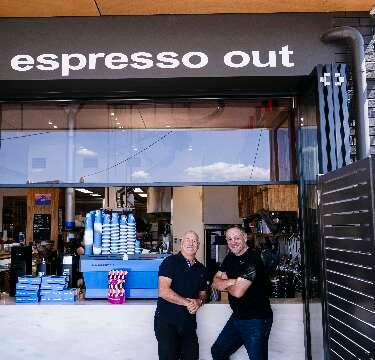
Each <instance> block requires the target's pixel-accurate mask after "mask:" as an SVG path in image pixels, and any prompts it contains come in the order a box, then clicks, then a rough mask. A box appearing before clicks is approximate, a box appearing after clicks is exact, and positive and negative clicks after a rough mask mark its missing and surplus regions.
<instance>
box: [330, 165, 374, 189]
mask: <svg viewBox="0 0 375 360" xmlns="http://www.w3.org/2000/svg"><path fill="white" fill-rule="evenodd" d="M338 171H339V170H338ZM369 181H370V174H369V171H368V169H367V168H366V167H361V168H359V169H353V171H351V172H349V173H347V174H345V175H341V176H337V177H335V178H332V179H331V180H330V181H329V182H326V183H325V184H324V188H323V192H324V193H327V192H330V191H334V190H337V189H342V188H344V187H347V186H353V185H356V184H360V183H363V182H369Z"/></svg>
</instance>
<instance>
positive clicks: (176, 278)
mask: <svg viewBox="0 0 375 360" xmlns="http://www.w3.org/2000/svg"><path fill="white" fill-rule="evenodd" d="M198 248H199V237H198V235H197V233H195V232H194V231H188V232H186V233H185V234H184V236H183V238H182V241H181V251H180V252H179V253H178V254H176V255H171V256H168V257H167V258H166V259H165V260H164V261H163V262H162V264H161V265H160V268H159V298H158V303H157V307H156V312H155V322H154V330H155V335H156V339H157V341H158V354H159V359H160V360H177V359H181V360H198V358H199V345H198V337H197V333H196V329H197V321H196V315H195V314H196V312H197V311H198V309H199V308H200V307H201V306H202V305H203V304H204V301H205V299H206V296H207V293H206V289H207V280H208V279H207V272H206V268H205V267H204V266H203V265H202V264H201V263H200V262H199V261H198V260H197V259H196V258H195V256H196V253H197V251H198Z"/></svg>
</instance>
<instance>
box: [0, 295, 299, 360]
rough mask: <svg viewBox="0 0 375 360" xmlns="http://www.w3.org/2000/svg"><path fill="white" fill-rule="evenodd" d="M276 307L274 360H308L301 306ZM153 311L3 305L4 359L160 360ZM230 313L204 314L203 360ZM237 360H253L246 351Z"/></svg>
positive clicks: (96, 305)
mask: <svg viewBox="0 0 375 360" xmlns="http://www.w3.org/2000/svg"><path fill="white" fill-rule="evenodd" d="M272 307H273V310H274V325H273V328H272V331H271V336H270V343H269V360H303V359H305V355H304V351H305V350H304V343H303V341H304V336H303V333H304V331H303V316H302V304H274V305H272ZM154 311H155V303H154V302H153V301H149V302H147V301H146V302H128V303H125V304H124V305H107V304H106V303H105V302H104V301H101V302H96V301H93V302H91V301H90V302H86V303H85V305H77V304H76V305H47V304H39V305H8V306H7V305H4V306H0V324H1V326H0V339H1V340H0V344H1V359H10V360H24V359H29V360H32V359H38V360H69V359H75V358H79V359H80V360H86V359H87V360H103V359H121V360H143V359H145V360H146V359H147V360H149V359H157V346H156V340H155V337H154V333H153V315H154ZM230 313H231V310H230V308H229V306H228V305H227V304H207V305H205V306H204V307H203V308H202V309H201V310H200V311H199V313H198V336H199V341H200V359H201V360H209V359H211V356H210V346H211V345H212V343H213V341H214V340H215V339H216V336H217V335H218V333H219V331H220V330H221V328H222V326H223V325H224V323H225V322H226V320H227V318H228V317H229V315H230ZM232 359H234V360H240V359H248V357H247V354H246V352H245V351H244V349H243V348H242V349H240V350H239V351H238V352H237V353H236V354H235V355H233V356H232Z"/></svg>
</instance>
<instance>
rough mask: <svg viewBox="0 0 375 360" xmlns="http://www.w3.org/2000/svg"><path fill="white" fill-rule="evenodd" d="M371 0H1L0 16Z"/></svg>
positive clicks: (283, 7)
mask: <svg viewBox="0 0 375 360" xmlns="http://www.w3.org/2000/svg"><path fill="white" fill-rule="evenodd" d="M374 5H375V1H374V0H309V1H306V0H287V1H280V0H232V1H229V0H189V1H186V0H0V17H51V16H106V15H155V14H212V13H278V12H334V11H369V10H370V9H371V7H372V6H374Z"/></svg>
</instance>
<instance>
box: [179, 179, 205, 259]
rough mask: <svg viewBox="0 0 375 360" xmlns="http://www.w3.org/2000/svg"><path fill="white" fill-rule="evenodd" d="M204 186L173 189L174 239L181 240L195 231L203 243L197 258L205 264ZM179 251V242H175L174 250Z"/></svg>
mask: <svg viewBox="0 0 375 360" xmlns="http://www.w3.org/2000/svg"><path fill="white" fill-rule="evenodd" d="M202 192H203V188H202V186H184V187H174V188H173V208H172V229H173V238H178V239H181V238H182V235H183V234H184V233H185V232H186V231H188V230H194V231H195V232H196V233H197V234H198V235H199V239H200V241H201V246H200V247H199V250H198V253H197V258H198V260H199V261H200V262H202V263H204V243H203V241H204V232H203V208H202V195H203V194H202ZM178 249H179V242H178V243H177V244H176V243H175V242H173V250H174V251H175V250H177V251H178Z"/></svg>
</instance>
